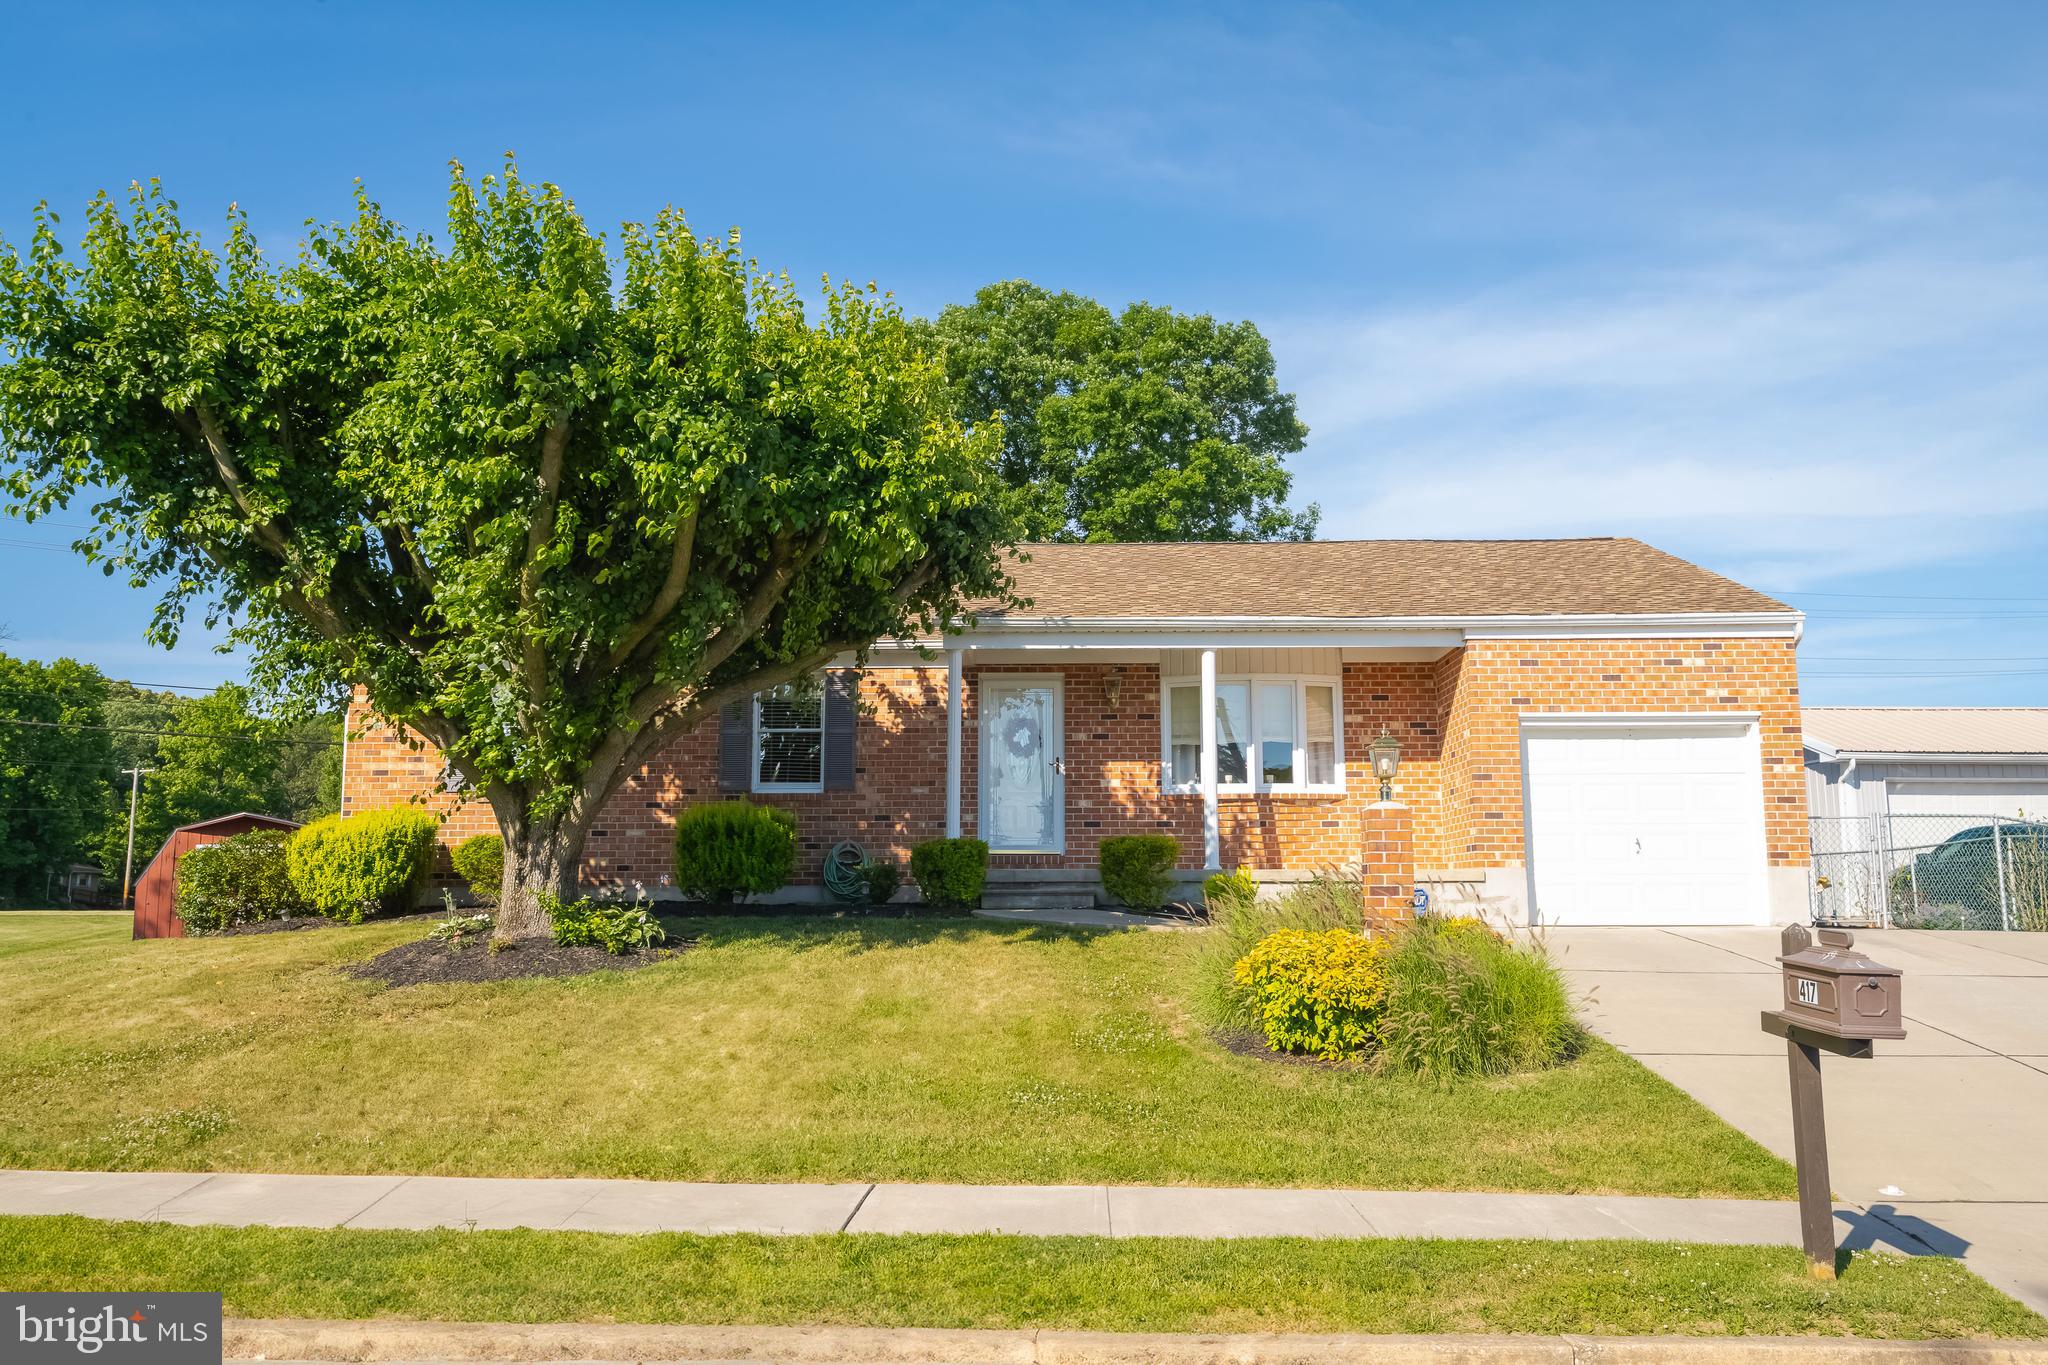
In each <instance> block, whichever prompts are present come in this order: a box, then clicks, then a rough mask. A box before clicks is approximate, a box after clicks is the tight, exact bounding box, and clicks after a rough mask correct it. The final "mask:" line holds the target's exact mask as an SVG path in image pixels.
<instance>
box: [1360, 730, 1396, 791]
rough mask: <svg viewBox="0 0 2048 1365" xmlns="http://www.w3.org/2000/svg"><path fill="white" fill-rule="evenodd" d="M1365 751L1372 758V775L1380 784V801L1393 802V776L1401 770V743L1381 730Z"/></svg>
mask: <svg viewBox="0 0 2048 1365" xmlns="http://www.w3.org/2000/svg"><path fill="white" fill-rule="evenodd" d="M1365 751H1366V753H1367V754H1368V755H1369V756H1370V757H1371V758H1372V775H1373V776H1374V777H1376V778H1378V779H1379V782H1380V800H1382V801H1391V800H1393V799H1394V774H1395V773H1396V772H1398V771H1400V768H1401V741H1400V740H1398V739H1395V738H1394V737H1393V736H1392V735H1391V734H1389V733H1387V731H1386V730H1385V729H1382V730H1381V731H1380V737H1379V738H1378V739H1376V740H1374V741H1373V742H1372V743H1371V744H1369V745H1367V746H1366V750H1365Z"/></svg>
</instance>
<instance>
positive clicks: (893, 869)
mask: <svg viewBox="0 0 2048 1365" xmlns="http://www.w3.org/2000/svg"><path fill="white" fill-rule="evenodd" d="M860 875H861V880H862V881H864V882H865V883H866V884H867V890H868V904H869V905H887V904H888V903H889V902H890V900H891V899H892V898H893V897H894V896H895V895H896V889H897V888H898V887H900V886H901V885H903V869H902V868H901V867H898V866H897V865H896V864H895V863H893V862H891V861H889V860H888V859H887V858H877V859H876V860H875V861H874V862H871V863H869V864H868V865H867V866H866V867H863V868H862V869H861V870H860Z"/></svg>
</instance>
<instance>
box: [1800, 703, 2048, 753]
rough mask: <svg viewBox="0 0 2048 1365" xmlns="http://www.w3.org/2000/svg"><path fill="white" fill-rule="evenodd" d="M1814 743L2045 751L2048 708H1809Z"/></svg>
mask: <svg viewBox="0 0 2048 1365" xmlns="http://www.w3.org/2000/svg"><path fill="white" fill-rule="evenodd" d="M1802 715H1803V720H1804V724H1805V727H1806V739H1807V742H1808V744H1809V745H1812V744H1813V743H1815V742H1816V741H1818V743H1819V744H1820V745H1821V746H1823V747H1825V748H1826V749H1828V750H1831V751H1833V752H1835V753H1845V754H2041V755H2044V756H2048V707H2043V706H1809V707H1806V708H1805V710H1804V711H1803V713H1802Z"/></svg>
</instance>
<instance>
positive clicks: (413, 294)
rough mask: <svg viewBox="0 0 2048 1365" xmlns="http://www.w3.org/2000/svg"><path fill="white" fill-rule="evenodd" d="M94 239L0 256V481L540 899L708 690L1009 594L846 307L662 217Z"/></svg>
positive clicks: (23, 507)
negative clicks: (244, 658) (266, 248)
mask: <svg viewBox="0 0 2048 1365" xmlns="http://www.w3.org/2000/svg"><path fill="white" fill-rule="evenodd" d="M85 220H86V227H85V230H84V234H83V237H82V240H81V241H80V243H79V249H78V251H77V253H76V254H69V253H67V251H66V248H65V247H64V245H63V243H61V242H60V241H59V239H58V237H57V234H56V218H55V215H53V214H52V213H50V212H49V210H48V209H47V207H39V208H38V209H37V211H36V215H35V226H34V228H33V230H32V232H31V234H30V237H29V240H28V241H27V242H26V243H25V244H22V245H20V246H17V245H13V244H5V243H0V350H4V352H5V354H6V356H7V363H6V364H5V365H4V366H0V451H4V453H5V459H6V463H5V465H4V466H0V488H4V489H5V491H6V492H7V493H8V494H9V495H10V496H11V498H12V499H13V505H14V506H15V507H16V508H17V509H18V510H19V511H20V512H21V513H22V514H23V515H25V516H27V517H29V518H30V519H35V518H40V517H43V516H46V515H55V514H57V513H58V512H59V511H60V510H61V509H64V508H66V507H67V506H68V505H70V504H72V503H74V502H77V501H89V503H90V506H91V512H92V515H93V516H94V518H95V519H96V522H97V526H96V529H94V530H92V531H89V532H87V533H85V534H84V535H83V536H81V537H80V541H79V544H80V547H81V548H82V549H83V550H84V551H85V552H86V553H88V554H90V555H93V556H96V557H105V558H107V559H109V560H111V561H112V562H113V563H114V564H118V565H120V566H121V568H122V569H123V571H124V572H126V573H127V574H128V575H130V577H131V578H132V579H133V580H134V581H135V582H136V583H138V584H141V583H144V582H153V583H163V584H167V585H168V587H167V590H166V592H165V595H164V596H163V598H162V599H161V601H160V602H159V604H158V607H157V611H156V615H155V617H154V619H153V621H152V624H151V627H150V630H149V636H150V638H151V639H152V640H154V641H157V642H161V643H170V642H173V641H175V639H176V638H177V636H178V634H179V631H180V629H181V627H182V625H183V624H184V621H185V619H186V615H187V612H188V610H189V609H192V608H195V607H197V608H200V609H202V610H204V611H205V612H206V613H207V615H208V616H209V618H212V617H215V616H222V615H224V616H228V617H232V618H233V619H234V620H235V621H236V622H237V626H236V628H235V630H234V631H233V632H232V638H233V639H234V640H235V641H236V642H237V643H239V644H240V645H242V646H243V647H245V648H246V649H247V650H249V652H250V653H251V655H252V657H253V661H254V662H253V675H254V677H255V678H256V679H257V680H258V681H259V682H260V683H261V684H262V685H263V686H264V687H265V688H267V689H277V688H284V687H287V686H296V687H298V688H299V689H300V691H301V692H302V693H317V694H319V695H320V696H321V697H322V698H323V699H326V700H330V701H331V700H332V699H333V697H334V689H335V688H336V685H337V684H338V683H343V682H354V683H360V684H362V685H363V686H365V687H366V688H367V690H368V695H369V698H370V702H371V705H372V706H373V708H374V709H375V710H376V711H377V712H378V713H379V714H380V715H381V716H383V717H385V718H387V719H389V720H392V721H394V722H397V723H400V724H403V725H405V726H408V727H410V728H411V729H413V730H414V731H415V732H417V733H419V734H421V735H423V736H424V737H425V738H426V739H427V740H429V741H430V742H432V743H433V744H434V745H435V746H437V747H438V748H439V749H440V750H441V751H442V752H443V753H445V754H446V755H447V756H448V758H449V761H450V762H451V763H452V764H453V765H454V768H455V770H456V772H457V773H458V774H459V775H460V776H461V777H463V778H465V779H467V780H468V781H469V782H470V783H471V784H472V785H473V786H474V787H475V788H476V789H478V790H484V791H488V792H489V793H490V797H491V800H492V802H493V805H494V808H495V809H497V811H498V814H499V816H500V823H501V825H502V826H503V827H504V828H507V829H516V830H519V831H521V833H520V835H519V836H518V837H520V838H521V839H522V840H524V841H528V842H529V843H530V850H531V851H533V852H534V853H535V854H536V855H537V856H541V857H544V858H545V859H546V860H547V863H548V866H547V867H546V868H543V869H542V871H543V872H544V873H546V874H551V875H552V876H553V877H554V879H555V881H556V882H557V883H558V884H559V885H562V886H567V885H569V884H571V882H572V881H573V873H574V869H575V866H576V863H577V860H578V858H579V857H580V854H581V845H582V841H583V826H582V824H581V823H580V822H571V823H567V824H565V823H564V820H565V818H566V813H567V812H570V811H571V810H590V809H595V808H597V807H598V806H600V805H601V803H602V800H603V798H604V797H605V796H607V795H609V794H610V793H611V792H612V791H614V790H616V789H617V787H618V785H619V784H620V783H621V782H623V781H624V779H625V777H626V775H627V774H629V773H631V772H633V771H635V770H637V769H638V768H639V767H640V766H641V765H642V764H643V763H644V762H645V761H646V759H647V758H648V756H649V755H651V754H652V753H654V752H655V751H656V750H658V749H660V748H661V747H662V746H663V745H664V744H666V743H669V742H671V741H672V740H673V739H674V738H675V737H676V736H678V735H680V734H682V733H686V732H687V731H689V730H691V729H693V728H694V727H695V726H696V725H697V724H698V723H699V722H700V721H702V720H704V719H705V718H706V717H709V716H712V715H714V714H716V712H717V711H718V709H719V708H720V707H721V706H723V705H724V704H725V703H726V702H727V701H728V700H731V699H734V698H738V697H744V696H747V695H749V694H751V693H753V692H756V691H760V690H763V689H765V688H768V687H771V686H774V685H776V684H779V683H782V682H785V681H788V680H790V679H792V678H796V677H801V676H804V675H807V674H809V673H811V672H813V671H815V670H816V669H817V668H818V667H819V666H820V665H821V664H822V663H824V662H825V661H827V660H829V659H831V658H833V657H834V656H836V655H839V654H843V653H849V652H851V653H858V652H861V651H864V650H866V649H867V648H868V646H869V645H870V644H871V643H872V642H873V641H875V640H877V639H881V638H895V637H898V636H904V635H911V636H917V635H928V634H930V633H932V632H933V631H935V630H936V629H938V625H939V622H940V621H941V620H950V619H954V618H956V617H958V616H960V615H962V614H963V613H964V608H965V603H966V602H968V601H970V600H984V599H988V598H997V599H1001V598H1003V597H1005V596H1006V594H1007V592H1008V579H1007V576H1006V575H1005V573H1004V572H1003V569H1002V564H1001V559H1000V556H999V554H998V550H997V547H998V546H999V545H1000V544H1001V543H1002V542H1004V541H1005V540H1006V539H1007V538H1008V536H1009V529H1010V522H1009V519H1008V515H1007V512H1006V510H1005V508H1004V506H1003V505H1002V496H1001V491H1000V487H999V485H998V484H997V483H996V481H995V476H994V472H993V471H994V465H995V452H996V449H997V447H998V444H999V443H1000V441H1001V431H1000V427H999V424H997V423H995V422H983V423H980V424H978V425H977V426H976V427H975V428H974V429H973V430H972V431H970V430H968V429H967V428H965V427H964V426H963V425H962V423H961V422H960V421H959V419H958V418H957V417H956V416H955V415H954V411H953V409H954V396H953V393H952V390H951V388H950V387H949V385H948V382H947V379H946V376H945V372H944V370H943V368H942V367H941V366H940V364H939V363H938V362H937V361H935V360H932V359H929V358H928V357H927V356H926V355H925V353H924V350H923V342H922V340H921V336H920V334H919V332H918V331H917V330H916V329H914V328H913V327H911V326H910V325H909V324H908V323H907V322H906V321H905V319H904V318H903V316H902V314H901V312H900V310H899V309H898V308H897V307H896V305H895V304H894V303H893V302H892V301H891V300H890V299H889V298H888V297H887V296H885V295H882V294H880V293H879V292H878V291H876V290H875V289H874V288H873V287H872V286H869V287H867V288H855V287H852V286H844V287H829V286H828V287H827V288H826V289H825V290H824V297H823V302H822V305H821V307H820V308H819V316H818V317H817V318H816V319H815V320H813V319H812V318H811V317H809V316H807V315H806V311H805V305H804V302H803V296H802V294H801V293H800V291H799V290H798V289H797V287H796V286H795V285H794V284H792V283H791V282H790V281H789V280H788V279H787V278H785V277H783V276H779V275H776V274H773V273H771V272H768V271H765V270H763V269H761V268H760V267H759V266H758V265H757V264H756V263H755V262H754V261H752V260H750V259H748V258H747V257H746V256H745V255H744V254H743V253H742V251H741V249H740V243H739V239H738V236H737V234H736V233H735V234H731V235H727V236H724V237H714V238H706V239H699V238H697V237H695V236H694V235H693V234H692V233H691V231H690V228H689V226H688V224H687V223H686V222H685V221H684V219H683V217H682V215H681V214H680V213H678V212H677V211H675V210H673V209H667V210H663V211H662V212H661V213H660V214H658V215H656V216H655V218H654V219H653V221H652V222H651V223H646V224H627V225H625V226H624V227H623V228H622V229H621V230H620V232H619V234H618V236H617V238H616V239H615V240H616V242H617V250H616V253H611V252H608V249H607V246H606V242H605V240H604V238H602V237H600V236H599V235H597V234H595V233H593V232H591V231H590V230H589V229H588V228H587V227H586V226H585V224H584V222H583V220H582V218H581V217H580V215H579V214H578V213H577V210H576V208H575V205H574V204H573V203H572V202H571V201H570V199H569V197H568V195H566V194H565V193H564V192H563V191H562V190H560V189H559V188H557V187H556V186H553V185H548V184H541V185H537V186H536V185H533V184H529V183H528V182H527V181H525V180H524V179H522V178H521V177H520V175H519V174H518V171H517V168H516V167H515V166H512V165H511V164H510V163H508V164H507V166H506V168H505V170H504V172H503V174H502V175H497V176H484V177H482V178H481V180H472V179H471V178H470V177H468V176H467V175H466V174H465V173H464V172H463V171H462V169H461V168H460V167H456V168H454V171H453V174H452V177H451V181H450V185H449V198H448V214H447V231H446V233H445V235H442V236H439V237H430V236H428V235H427V234H424V233H414V232H409V231H407V230H406V229H405V228H403V227H401V226H400V225H399V224H397V223H394V222H392V221H391V220H390V219H388V218H386V217H385V216H384V214H383V213H382V211H381V210H380V209H379V208H378V207H377V205H376V204H375V203H374V202H372V201H371V200H370V199H369V197H368V196H367V194H365V193H362V192H360V191H359V192H358V193H357V196H356V204H355V213H354V217H353V220H352V221H350V222H347V223H344V224H336V225H331V226H327V227H315V228H312V229H311V230H309V231H308V232H307V234H306V236H305V238H304V244H303V246H302V248H301V250H300V252H299V254H298V256H297V258H296V259H288V258H283V257H272V256H268V255H265V254H264V253H263V252H262V251H260V250H259V248H258V245H257V242H256V238H255V236H254V234H253V233H252V232H251V231H250V229H249V225H248V221H247V218H246V217H245V216H244V215H243V214H242V213H241V212H240V211H239V210H231V211H230V213H229V216H228V222H227V230H226V234H225V238H224V240H222V241H221V242H220V243H219V244H218V245H217V246H213V247H210V246H208V245H207V244H206V243H205V242H204V241H203V240H202V239H201V237H200V236H199V235H198V234H197V233H195V232H193V231H191V230H190V229H188V228H187V227H186V225H185V224H184V223H183V222H182V221H181V220H180V217H179V213H178V208H177V205H176V204H175V203H174V202H173V201H172V200H171V199H170V198H168V197H167V196H166V195H165V194H164V193H163V192H162V190H161V189H160V188H159V187H157V186H156V185H154V184H150V185H147V186H144V185H137V186H135V187H134V188H133V189H132V190H131V191H130V193H129V194H128V195H127V198H126V203H125V204H120V203H116V202H115V201H114V200H113V199H111V198H109V197H108V196H107V195H105V194H102V195H100V196H98V197H96V198H95V199H94V200H93V201H92V203H91V204H90V205H89V206H88V207H87V209H86V213H85ZM73 515H78V514H77V513H76V512H74V513H73ZM216 775H217V774H216ZM537 916H538V911H537V909H536V908H535V907H534V906H532V905H530V904H524V903H522V904H521V905H518V906H505V907H500V926H499V928H500V932H501V933H505V932H508V931H512V930H522V929H527V928H530V927H537ZM530 921H531V922H532V923H530Z"/></svg>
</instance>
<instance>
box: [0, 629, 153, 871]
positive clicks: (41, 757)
mask: <svg viewBox="0 0 2048 1365" xmlns="http://www.w3.org/2000/svg"><path fill="white" fill-rule="evenodd" d="M107 695H108V685H107V680H106V679H105V678H104V677H102V676H101V675H100V672H99V670H98V669H96V668H93V667H92V666H91V665H89V664H81V663H77V662H75V661H73V660H71V659H59V660H58V661H57V662H55V663H50V664H43V663H36V662H34V661H33V660H28V659H16V658H12V657H10V656H8V655H5V654H0V719H4V720H10V721H20V722H25V723H23V724H13V725H0V903H4V902H7V901H16V902H19V901H21V900H35V901H41V900H42V899H43V898H44V896H45V893H46V888H48V887H49V886H50V885H52V883H53V877H54V878H56V879H61V877H62V875H63V872H64V869H65V865H66V864H67V863H70V862H73V861H82V860H85V859H87V858H89V857H90V856H91V854H92V853H93V851H94V844H95V842H96V841H97V839H98V838H99V837H100V835H101V833H102V831H103V830H104V829H106V827H107V825H108V823H109V822H110V821H111V819H112V817H113V811H112V802H111V797H110V792H109V790H108V783H109V782H110V781H111V780H112V779H113V778H114V776H115V772H114V769H115V768H116V766H117V764H116V763H115V756H114V747H113V744H112V742H111V741H112V736H110V735H109V734H108V733H107V732H106V731H104V730H98V729H91V728H87V727H92V726H102V725H105V724H106V721H107V716H106V709H105V708H106V703H107ZM121 780H122V782H123V784H124V794H123V802H122V807H121V811H122V814H123V815H124V816H125V815H126V814H127V804H126V799H125V783H126V781H127V779H125V778H123V779H121ZM141 850H142V846H141V845H140V844H138V845H137V851H138V852H141V856H142V857H143V858H147V857H149V855H150V853H154V852H155V851H156V850H155V849H154V848H153V847H152V848H150V849H149V850H148V851H147V852H142V851H141ZM116 870H117V871H118V865H117V868H116Z"/></svg>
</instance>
